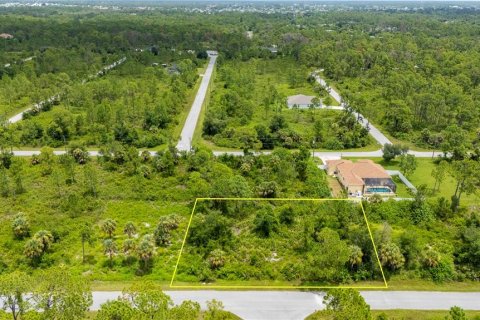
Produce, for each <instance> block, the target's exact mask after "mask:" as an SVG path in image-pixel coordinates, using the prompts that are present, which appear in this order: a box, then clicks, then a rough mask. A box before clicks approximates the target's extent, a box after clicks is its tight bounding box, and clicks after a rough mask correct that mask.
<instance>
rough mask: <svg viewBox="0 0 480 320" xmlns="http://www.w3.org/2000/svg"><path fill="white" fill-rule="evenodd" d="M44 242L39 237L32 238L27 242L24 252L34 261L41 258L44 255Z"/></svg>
mask: <svg viewBox="0 0 480 320" xmlns="http://www.w3.org/2000/svg"><path fill="white" fill-rule="evenodd" d="M43 252H44V249H43V243H42V241H40V240H39V239H36V238H32V239H30V240H28V241H27V242H26V243H25V247H24V250H23V253H24V254H25V256H26V257H27V258H30V259H31V260H32V261H34V260H37V259H40V258H41V257H42V255H43Z"/></svg>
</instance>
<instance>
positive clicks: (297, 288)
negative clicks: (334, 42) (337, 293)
mask: <svg viewBox="0 0 480 320" xmlns="http://www.w3.org/2000/svg"><path fill="white" fill-rule="evenodd" d="M204 200H225V201H316V202H327V201H351V202H358V203H360V207H361V208H362V212H363V218H364V219H365V224H366V225H367V229H368V235H369V236H370V240H371V241H372V245H373V250H374V252H375V256H376V258H377V262H378V266H379V267H380V272H381V274H382V278H383V283H384V284H385V286H294V285H290V286H287V285H285V286H275V285H273V286H258V285H251V286H249V285H226V286H222V285H212V286H209V285H207V286H205V285H174V284H173V281H174V280H175V276H176V275H177V269H178V265H179V263H180V258H181V257H182V253H183V248H184V247H185V243H186V242H187V236H188V231H189V230H190V225H191V224H192V219H193V214H194V213H195V209H196V207H197V203H198V201H204ZM169 287H170V288H182V289H292V290H301V289H388V284H387V280H386V278H385V274H384V272H383V268H382V264H381V262H380V258H379V256H378V251H377V246H376V245H375V241H374V240H373V235H372V231H371V230H370V225H369V224H368V219H367V214H366V213H365V209H364V208H363V204H362V201H361V200H357V199H318V198H317V199H314V198H196V199H195V203H194V205H193V208H192V213H191V214H190V219H189V220H188V225H187V230H186V231H185V235H184V237H183V242H182V246H181V248H180V252H179V254H178V258H177V263H176V264H175V269H174V271H173V274H172V279H171V281H170V286H169Z"/></svg>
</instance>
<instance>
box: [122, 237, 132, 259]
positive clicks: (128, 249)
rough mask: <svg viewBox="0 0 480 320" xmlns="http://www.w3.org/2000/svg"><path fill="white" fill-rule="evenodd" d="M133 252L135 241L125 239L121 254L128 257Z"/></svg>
mask: <svg viewBox="0 0 480 320" xmlns="http://www.w3.org/2000/svg"><path fill="white" fill-rule="evenodd" d="M134 251H135V241H134V240H133V239H125V241H123V254H124V255H125V256H127V257H128V256H130V254H131V253H132V252H134Z"/></svg>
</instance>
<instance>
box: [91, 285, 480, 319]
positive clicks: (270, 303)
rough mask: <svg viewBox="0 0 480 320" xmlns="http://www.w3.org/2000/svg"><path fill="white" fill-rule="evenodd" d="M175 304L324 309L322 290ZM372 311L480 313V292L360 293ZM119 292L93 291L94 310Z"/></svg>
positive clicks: (221, 295)
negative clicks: (455, 310)
mask: <svg viewBox="0 0 480 320" xmlns="http://www.w3.org/2000/svg"><path fill="white" fill-rule="evenodd" d="M166 293H167V294H168V295H169V296H171V298H172V300H173V302H174V303H175V304H180V303H182V301H184V300H193V301H196V302H198V303H200V305H201V306H202V308H203V309H205V308H206V302H207V301H209V300H212V299H217V300H220V301H222V303H223V304H224V306H225V310H228V311H231V312H233V313H235V314H236V315H238V316H240V317H241V318H242V319H246V320H257V319H258V320H269V319H272V320H280V319H282V320H290V319H292V320H298V319H304V318H305V317H306V316H307V315H309V314H311V313H313V312H314V311H316V310H321V309H323V308H324V305H323V297H324V295H325V294H324V293H323V292H321V291H317V292H316V291H310V292H301V291H217V290H191V291H166ZM360 293H361V294H362V296H363V297H364V298H365V301H366V302H367V303H368V304H369V305H370V307H371V309H373V310H388V309H405V310H408V309H409V310H414V309H418V310H448V309H450V308H451V307H452V306H459V307H462V308H463V309H465V310H480V292H436V291H361V292H360ZM120 294H121V293H120V292H119V291H104V292H101V291H96V292H93V305H92V308H91V309H92V310H98V308H99V307H100V305H101V304H102V303H104V302H106V301H108V300H112V299H116V298H117V297H118V296H119V295H120Z"/></svg>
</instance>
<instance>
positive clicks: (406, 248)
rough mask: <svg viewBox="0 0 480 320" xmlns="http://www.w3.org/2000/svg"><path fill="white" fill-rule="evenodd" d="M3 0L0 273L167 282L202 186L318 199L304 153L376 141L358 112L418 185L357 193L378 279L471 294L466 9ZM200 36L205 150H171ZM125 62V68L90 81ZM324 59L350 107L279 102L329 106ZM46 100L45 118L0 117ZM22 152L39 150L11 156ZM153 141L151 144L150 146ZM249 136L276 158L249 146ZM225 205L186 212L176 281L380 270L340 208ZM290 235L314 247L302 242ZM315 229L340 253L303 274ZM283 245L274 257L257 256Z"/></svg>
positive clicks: (476, 147)
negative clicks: (218, 152) (221, 8)
mask: <svg viewBox="0 0 480 320" xmlns="http://www.w3.org/2000/svg"><path fill="white" fill-rule="evenodd" d="M209 10H210V9H209ZM211 10H214V9H212V8H211ZM0 11H1V13H2V14H1V15H0V25H1V27H2V30H0V32H1V33H3V32H5V33H11V34H13V35H14V38H13V39H8V40H7V39H2V40H3V41H1V42H2V43H1V45H0V62H1V63H0V78H1V79H0V115H1V116H2V121H0V221H1V222H2V223H1V224H0V248H1V250H0V275H1V276H2V277H4V276H8V275H11V274H13V272H14V271H21V272H25V274H26V275H28V277H34V278H36V277H39V276H41V275H42V274H43V272H49V271H51V270H53V269H54V266H56V265H61V264H63V265H65V266H67V267H68V268H69V269H68V270H69V272H71V274H72V276H75V277H79V278H80V279H87V280H93V281H99V282H98V283H99V286H102V285H103V286H104V288H107V287H108V286H109V281H111V283H113V285H114V286H118V285H119V283H125V282H127V281H128V282H136V281H138V280H140V279H147V280H154V281H157V282H158V283H159V284H165V283H168V281H169V280H170V278H171V275H172V272H173V269H174V267H175V263H176V259H177V257H178V252H179V249H180V246H181V244H182V240H183V235H184V232H185V230H186V227H187V224H188V219H189V217H190V213H191V210H192V207H193V204H194V201H195V199H196V198H197V197H233V198H235V197H237V198H238V197H263V198H267V199H268V198H301V197H307V198H308V197H311V198H328V197H331V192H330V189H329V187H328V183H327V179H326V177H325V173H324V172H323V171H321V170H320V169H319V168H318V166H317V163H316V162H315V161H313V160H312V159H311V158H310V152H309V150H310V149H312V148H315V149H329V150H340V151H339V152H342V151H343V150H347V149H362V150H373V149H375V148H378V146H377V145H376V144H374V143H373V140H372V138H371V137H369V135H368V130H366V129H364V128H362V127H361V126H360V125H359V124H358V123H357V119H355V116H354V111H360V112H361V113H362V114H364V115H365V116H366V117H367V119H369V120H370V121H372V123H375V124H376V125H378V126H379V128H380V129H382V130H385V131H386V132H388V133H389V134H390V135H391V136H393V137H394V138H395V140H392V141H393V142H395V145H391V146H383V148H384V161H382V160H381V159H375V161H377V162H379V163H381V164H382V165H384V166H385V167H386V168H388V169H398V170H400V171H402V172H403V173H404V174H405V175H407V176H408V178H409V179H410V180H411V182H412V183H413V184H414V185H415V186H417V189H418V192H417V193H416V194H415V195H409V194H408V193H407V191H406V189H405V188H404V187H400V188H399V190H400V191H399V194H400V195H403V196H409V197H411V198H413V200H411V201H410V200H409V201H393V200H392V201H384V202H383V201H379V199H378V198H376V197H372V199H371V201H370V202H364V203H363V205H364V207H365V209H366V213H367V216H368V218H369V221H370V223H371V228H372V230H373V236H374V238H375V243H376V244H377V245H378V253H379V256H380V261H381V263H382V265H383V267H384V269H385V271H386V275H387V277H388V279H389V280H391V281H392V283H394V284H398V286H399V287H401V288H406V287H407V285H406V284H409V285H410V284H412V283H413V284H414V285H413V286H412V287H414V286H415V285H416V286H418V287H421V288H432V287H435V286H437V285H438V287H441V288H447V285H448V284H449V283H451V287H458V288H463V287H468V288H470V289H471V288H475V287H476V285H477V287H478V279H479V278H480V269H479V268H480V253H479V252H480V249H479V247H480V231H479V230H480V217H479V213H478V203H479V202H480V198H479V196H478V194H477V190H478V189H479V187H480V176H479V172H480V170H479V163H480V162H479V160H480V138H479V137H480V135H479V128H478V123H479V122H480V113H479V112H478V106H479V103H480V71H479V70H480V65H479V63H480V62H479V61H480V57H479V52H480V47H479V44H480V41H478V40H479V39H478V34H479V24H478V23H477V20H478V12H476V11H474V10H471V9H468V8H464V9H462V10H458V11H457V10H456V9H455V10H453V9H447V8H443V9H431V10H429V9H428V10H427V9H426V10H419V11H418V12H415V13H413V12H402V13H399V12H393V11H391V12H390V11H389V12H388V13H385V12H380V11H379V12H375V13H371V12H367V11H361V10H352V11H336V10H332V11H329V12H322V13H318V12H313V11H312V12H309V13H308V14H295V15H294V14H290V13H284V12H277V13H275V14H259V13H253V12H251V13H248V12H242V13H240V12H227V11H225V12H222V13H219V14H203V13H195V12H193V11H192V10H167V9H165V10H163V9H162V10H140V9H138V8H135V9H133V8H121V9H119V10H109V11H104V10H97V9H95V8H93V7H79V8H75V9H72V8H60V7H50V6H45V7H37V8H34V9H31V8H28V7H25V8H23V7H22V8H20V9H19V8H7V7H1V8H0ZM187 11H188V12H187ZM247 30H248V31H252V32H253V34H254V36H253V38H251V39H250V38H249V37H247V36H245V31H247ZM272 48H275V50H270V49H272ZM209 49H215V50H218V52H219V57H218V68H217V71H215V78H214V79H213V81H214V86H213V89H212V91H211V92H209V94H208V97H207V100H206V103H205V104H204V106H205V109H206V110H204V111H203V112H204V113H202V124H201V126H202V127H199V128H197V132H196V136H195V139H194V143H196V145H195V146H194V147H196V146H199V145H200V146H202V147H205V146H206V147H207V148H195V150H194V152H192V153H188V154H186V153H179V152H177V150H175V147H174V145H175V143H176V142H177V140H178V135H179V128H181V126H182V125H183V120H184V119H185V117H186V111H187V109H188V106H189V105H190V103H191V100H192V97H193V94H194V93H195V92H196V89H197V88H196V87H197V86H198V82H199V81H198V79H199V78H198V73H201V69H202V68H203V67H204V65H205V59H206V57H207V56H206V50H209ZM31 56H34V58H32V59H31V60H26V61H23V60H22V59H25V58H28V57H31ZM121 57H126V59H127V60H126V62H125V63H124V64H122V65H120V66H118V67H117V68H115V69H112V70H110V71H109V72H108V73H106V74H105V75H104V74H99V76H98V77H91V78H89V76H90V75H92V74H95V73H96V72H97V71H98V70H99V69H100V68H102V67H103V66H106V65H109V64H110V63H112V62H113V61H117V60H118V59H119V58H121ZM8 64H10V65H9V66H6V65H8ZM162 64H166V66H163V65H162ZM320 69H323V71H321V74H322V76H325V77H326V79H327V80H328V81H331V82H334V85H335V87H337V88H338V89H339V92H340V93H341V94H342V96H343V97H344V100H345V101H344V102H345V103H346V105H347V108H346V110H345V111H336V110H324V109H321V110H320V109H319V108H307V109H305V110H300V109H298V108H292V109H287V108H286V106H285V99H286V97H287V96H288V95H292V94H300V93H301V94H307V95H315V96H316V97H317V98H318V99H315V100H314V101H313V104H315V105H317V106H319V105H320V103H321V101H322V99H323V102H322V103H323V104H324V105H329V104H332V105H334V104H337V103H340V102H341V101H337V102H335V101H328V100H329V99H330V97H329V95H328V92H326V91H325V89H323V88H320V87H318V86H317V84H316V83H315V81H312V78H311V77H310V74H311V72H313V71H315V70H320ZM84 79H87V80H88V81H85V82H84V81H83V80H84ZM54 94H59V97H58V99H54V101H51V102H49V103H46V104H44V106H43V107H42V108H41V109H42V110H40V111H42V112H36V111H34V112H28V113H27V114H26V117H25V119H24V120H22V121H21V122H19V123H16V124H9V123H6V122H5V121H3V120H4V118H5V116H10V115H12V114H13V113H14V112H15V111H18V110H22V109H25V108H26V107H29V106H30V105H31V104H32V103H37V102H39V101H42V100H45V99H46V98H49V97H51V96H52V95H54ZM200 128H201V129H200ZM200 136H201V137H202V138H203V139H204V140H202V138H201V137H200ZM412 145H416V146H418V147H420V148H425V149H432V148H433V149H437V150H441V152H442V156H441V157H439V158H438V159H437V158H435V159H426V158H422V159H419V158H415V157H414V156H413V155H411V154H406V147H405V146H412ZM47 146H49V147H55V148H61V150H64V149H65V151H66V154H65V155H62V156H54V155H53V150H52V149H50V148H47ZM19 147H20V148H24V149H23V150H28V149H30V148H36V150H40V149H41V150H42V151H41V154H40V155H35V156H32V157H25V158H21V157H14V156H13V154H12V153H11V150H12V149H15V148H19ZM217 147H222V148H226V149H228V150H230V149H237V150H238V149H243V150H244V151H245V154H244V155H242V156H238V157H233V156H220V157H214V156H213V154H212V153H211V151H210V150H209V149H213V148H217ZM25 148H26V149H25ZM88 148H91V149H95V150H97V151H98V152H99V157H97V158H90V157H89V156H88V153H87V150H88ZM153 148H155V149H157V150H161V151H160V152H159V153H158V154H151V153H150V152H148V151H146V150H144V149H153ZM139 149H142V150H143V151H142V152H141V153H140V152H139V151H140V150H139ZM260 149H268V150H273V151H272V153H271V154H269V155H261V156H255V155H254V154H251V153H250V152H249V151H251V150H260ZM287 149H292V150H296V151H295V152H293V151H289V150H287ZM437 153H438V152H437ZM432 155H433V154H432ZM437 155H438V154H437ZM432 158H434V157H432ZM337 187H338V186H337ZM335 194H336V195H338V196H342V193H341V192H339V190H338V189H336V190H335ZM219 205H220V204H218V203H213V204H210V205H207V204H205V205H204V206H201V207H199V208H198V209H199V211H198V216H196V217H195V219H196V220H195V221H194V222H195V224H194V225H192V230H191V231H192V233H191V234H190V238H188V241H187V245H188V247H187V248H186V249H187V250H186V252H185V255H184V259H187V261H186V264H189V265H191V268H190V269H188V268H187V267H186V266H185V265H181V266H180V269H179V274H178V276H179V279H180V280H179V281H194V282H198V281H207V280H208V281H216V283H220V282H224V283H240V282H242V281H249V282H251V283H254V282H257V283H258V282H261V281H264V279H267V280H269V281H277V282H278V283H288V282H294V283H310V282H322V281H323V282H332V283H340V284H341V283H350V282H354V281H364V282H367V281H372V280H373V281H374V280H377V275H376V274H373V275H372V271H371V270H370V269H368V270H367V271H366V272H364V271H365V270H364V269H362V268H363V267H365V266H366V265H368V264H369V263H371V262H372V259H371V257H372V253H371V248H370V249H369V248H367V247H366V242H365V241H364V240H365V239H364V238H362V237H360V236H359V235H358V237H356V238H352V237H353V236H354V235H356V233H355V232H350V233H347V231H351V230H350V229H349V227H352V226H350V224H353V227H358V226H359V223H360V221H359V220H356V219H360V218H359V217H358V216H356V215H354V214H353V213H354V212H356V211H355V210H353V209H352V210H347V209H345V211H342V209H338V211H339V212H340V213H342V215H338V216H337V215H335V214H334V213H336V212H327V213H325V212H323V211H322V210H320V209H318V210H319V216H320V217H318V216H314V215H309V213H310V212H309V211H308V210H312V211H313V210H316V209H315V208H311V207H309V206H308V205H301V206H299V207H298V208H294V207H292V208H291V210H290V209H288V208H286V210H283V209H284V208H280V207H277V206H276V205H274V204H273V203H268V202H265V205H257V204H255V205H247V204H241V205H240V204H239V207H233V208H232V207H231V205H228V206H223V207H221V206H220V207H218V206H219ZM287 209H288V210H287ZM334 210H335V211H336V210H337V208H334ZM343 214H344V215H343ZM322 215H324V221H323V220H321V216H322ZM197 219H198V220H197ZM207 220H208V221H209V222H211V225H214V226H218V228H219V229H218V230H217V231H222V233H221V234H219V235H218V237H213V236H212V237H209V236H208V235H209V234H210V233H212V232H213V233H214V232H215V231H216V230H213V231H212V230H211V229H209V228H208V226H206V225H205V223H204V222H205V221H207ZM202 223H203V224H202ZM202 226H203V227H204V229H202ZM327 227H328V228H327ZM362 232H363V234H364V236H366V233H365V232H364V231H363V229H362ZM299 234H301V235H305V237H304V238H303V240H305V241H306V243H307V244H309V245H311V247H308V246H299V245H298V241H300V240H302V238H301V237H298V238H297V235H299ZM210 235H211V234H210ZM192 237H193V238H192ZM287 242H290V243H293V244H295V246H290V247H288V246H287ZM322 242H324V243H329V244H331V245H332V248H336V249H338V250H337V254H336V255H333V254H332V252H326V253H325V256H328V257H331V258H332V259H329V260H328V261H330V262H332V261H333V262H334V264H333V265H332V266H331V267H330V268H326V269H323V270H322V271H324V272H323V273H322V274H315V272H318V271H319V270H320V268H317V267H316V264H318V263H324V262H325V264H327V261H324V260H322V259H325V256H324V255H318V254H316V253H317V251H318V250H320V249H321V248H319V247H320V246H321V243H322ZM254 246H257V247H259V248H260V249H256V248H253V247H254ZM242 250H243V251H242ZM302 250H304V251H303V252H302ZM237 251H238V252H241V253H242V254H245V255H244V256H243V258H245V259H246V260H245V261H240V260H241V258H242V256H240V255H236V254H235V253H237ZM273 253H276V254H277V256H271V254H273ZM347 256H348V259H347ZM247 258H248V261H247ZM279 258H281V260H280V261H277V262H278V263H277V262H275V263H276V265H278V268H277V266H275V267H271V266H269V267H266V265H267V264H272V265H273V260H275V259H279ZM266 259H267V260H268V259H270V260H272V259H273V260H272V261H271V262H269V261H267V260H266ZM304 261H305V262H306V264H305V266H303V265H304V264H303V262H304ZM369 272H370V273H369ZM322 276H323V277H325V278H322ZM289 277H290V278H289ZM7 282H8V281H7ZM20 287H21V288H23V286H20ZM343 298H345V297H342V299H343ZM350 298H351V299H350ZM345 299H346V300H349V299H350V300H353V302H358V301H357V299H356V298H355V297H354V296H349V297H346V298H345ZM350 300H349V301H350ZM332 301H335V299H333V298H332ZM192 309H195V308H192ZM74 310H75V309H74Z"/></svg>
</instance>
